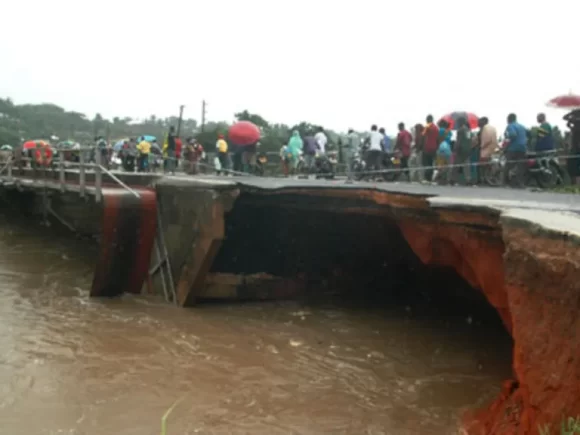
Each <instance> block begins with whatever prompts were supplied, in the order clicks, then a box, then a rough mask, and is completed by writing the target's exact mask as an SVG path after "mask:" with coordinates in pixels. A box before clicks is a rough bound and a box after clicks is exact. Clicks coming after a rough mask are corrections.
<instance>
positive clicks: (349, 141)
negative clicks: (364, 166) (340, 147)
mask: <svg viewBox="0 0 580 435" xmlns="http://www.w3.org/2000/svg"><path fill="white" fill-rule="evenodd" d="M359 147H360V139H359V137H358V134H356V132H355V131H354V130H353V129H352V128H351V129H349V130H348V135H347V137H346V141H345V144H344V161H345V163H346V178H347V181H349V182H352V180H353V178H354V158H355V156H356V153H357V151H358V148H359Z"/></svg>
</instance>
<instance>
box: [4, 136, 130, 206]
mask: <svg viewBox="0 0 580 435" xmlns="http://www.w3.org/2000/svg"><path fill="white" fill-rule="evenodd" d="M51 150H52V152H53V155H52V158H51V157H49V156H48V153H47V152H46V151H45V150H44V149H43V148H36V149H35V148H32V149H30V150H24V151H21V153H17V154H19V155H14V153H11V155H10V156H8V158H7V160H6V161H5V162H0V180H1V181H3V182H5V183H6V182H8V183H19V182H21V180H31V181H32V183H38V182H41V183H42V184H41V186H43V187H55V188H57V189H59V190H60V191H61V192H65V191H67V190H70V189H69V186H71V185H72V186H74V185H75V184H74V183H67V177H66V174H67V172H69V173H70V172H71V170H74V171H75V172H74V173H76V170H78V175H79V177H78V184H77V185H76V186H77V187H78V190H79V194H80V196H81V197H85V196H86V195H87V190H88V189H89V188H91V189H93V191H94V196H95V201H96V202H101V201H102V198H103V174H105V175H107V176H108V177H109V178H110V179H111V180H113V181H114V182H115V183H116V184H118V185H119V186H121V187H122V188H123V189H125V190H127V191H128V192H130V193H131V194H133V195H135V196H136V197H137V198H139V197H140V195H139V193H138V192H137V191H135V190H134V189H132V188H131V187H129V186H128V185H127V184H126V183H124V182H123V181H122V180H120V179H119V177H117V176H115V174H113V173H112V172H111V171H109V170H108V169H107V168H106V167H104V166H103V165H102V162H101V158H102V156H101V153H100V150H99V149H97V148H96V147H81V148H78V149H74V150H72V149H63V148H51ZM37 151H39V152H40V153H41V154H40V157H38V156H35V157H32V156H30V154H31V153H36V152H37ZM68 153H70V154H71V155H72V154H73V153H74V155H75V156H78V161H71V160H66V159H65V156H66V155H67V154H68ZM90 156H94V162H91V161H90V160H91V159H90ZM54 157H55V159H53V158H54ZM16 172H18V174H16ZM28 172H31V176H27V174H26V173H28ZM89 172H92V173H94V183H87V173H89ZM57 180H58V181H57Z"/></svg>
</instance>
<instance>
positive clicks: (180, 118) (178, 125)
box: [177, 104, 185, 137]
mask: <svg viewBox="0 0 580 435" xmlns="http://www.w3.org/2000/svg"><path fill="white" fill-rule="evenodd" d="M184 107H185V106H184V105H183V104H182V105H181V106H179V119H178V120H177V136H178V137H179V133H180V132H181V121H183V108H184Z"/></svg>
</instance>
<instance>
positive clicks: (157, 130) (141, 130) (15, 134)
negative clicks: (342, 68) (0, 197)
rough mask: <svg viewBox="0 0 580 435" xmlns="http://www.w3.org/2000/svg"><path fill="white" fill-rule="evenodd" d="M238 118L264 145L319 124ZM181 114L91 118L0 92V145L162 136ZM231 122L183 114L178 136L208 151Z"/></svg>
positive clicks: (332, 137) (270, 147)
mask: <svg viewBox="0 0 580 435" xmlns="http://www.w3.org/2000/svg"><path fill="white" fill-rule="evenodd" d="M235 118H236V120H237V121H250V122H253V123H254V124H256V125H257V126H258V127H259V128H260V129H261V130H262V138H261V140H260V144H261V147H260V149H261V150H263V151H265V152H269V151H276V152H277V151H279V150H280V148H281V147H282V146H283V145H284V144H286V143H287V141H288V139H289V138H290V135H291V133H292V131H293V130H298V131H299V132H300V134H301V135H302V136H303V137H304V136H308V135H314V134H315V133H316V131H317V130H318V128H320V126H318V125H314V124H311V123H308V122H301V123H299V124H297V125H294V126H288V125H285V124H275V123H270V122H268V121H267V120H266V119H264V118H263V117H262V116H260V115H258V114H255V113H250V112H248V111H247V110H244V111H242V112H239V113H236V114H235ZM177 123H178V119H177V117H175V116H173V117H169V118H164V119H163V118H157V117H156V116H155V115H151V116H150V117H149V118H148V119H143V120H139V121H136V120H134V119H132V118H130V117H124V118H121V117H114V118H113V119H111V120H109V119H106V118H104V117H103V116H102V115H101V114H99V113H97V114H96V115H95V117H94V118H93V119H88V118H87V117H86V116H85V115H84V114H82V113H79V112H74V111H66V110H65V109H63V108H62V107H59V106H56V105H54V104H47V103H44V104H22V105H15V104H14V103H13V102H12V100H10V99H9V98H7V99H1V98H0V145H3V144H10V145H16V144H18V143H20V142H23V141H25V140H30V139H45V140H49V139H50V138H51V137H52V136H57V137H59V138H60V139H61V140H73V141H75V142H80V143H85V142H90V141H92V140H93V139H94V137H95V136H97V135H102V136H105V137H107V138H109V139H110V140H111V141H114V140H117V139H123V138H125V137H138V136H141V135H152V136H155V137H157V138H159V140H162V138H163V137H164V136H165V134H166V133H167V130H168V129H169V127H170V126H171V125H173V126H177ZM229 127H230V125H229V124H228V123H226V122H208V123H207V124H206V125H204V126H203V128H202V127H201V126H200V125H199V124H198V122H197V121H196V120H195V119H184V120H183V121H182V125H181V132H180V136H181V137H183V138H187V137H190V136H193V137H196V138H197V140H198V141H199V142H200V143H201V144H202V145H203V146H204V148H205V149H206V150H207V151H209V152H212V151H215V144H216V142H217V138H218V134H223V135H224V136H227V133H228V129H229ZM325 132H326V135H327V136H328V139H329V144H328V147H329V149H332V148H336V146H337V144H338V138H339V135H338V134H337V133H336V132H334V131H331V130H325Z"/></svg>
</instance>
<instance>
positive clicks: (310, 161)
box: [302, 136, 318, 175]
mask: <svg viewBox="0 0 580 435" xmlns="http://www.w3.org/2000/svg"><path fill="white" fill-rule="evenodd" d="M317 151H318V144H317V142H316V139H315V138H314V136H306V137H305V138H304V144H303V147H302V152H303V153H304V164H305V165H306V172H307V173H308V175H310V174H311V173H312V172H313V170H314V164H315V160H316V152H317Z"/></svg>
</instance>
